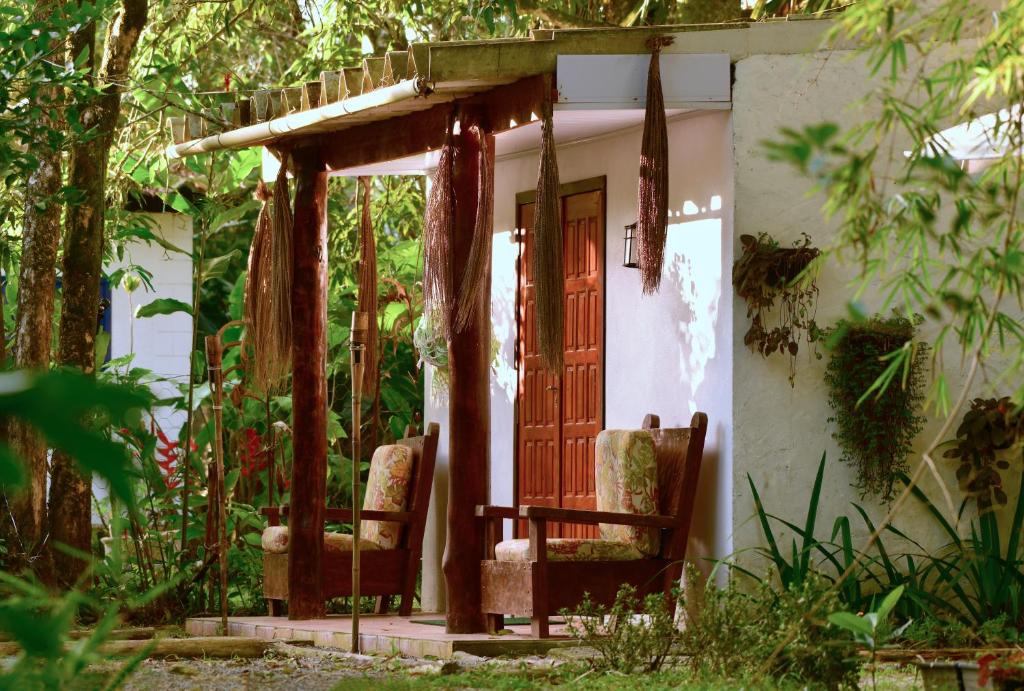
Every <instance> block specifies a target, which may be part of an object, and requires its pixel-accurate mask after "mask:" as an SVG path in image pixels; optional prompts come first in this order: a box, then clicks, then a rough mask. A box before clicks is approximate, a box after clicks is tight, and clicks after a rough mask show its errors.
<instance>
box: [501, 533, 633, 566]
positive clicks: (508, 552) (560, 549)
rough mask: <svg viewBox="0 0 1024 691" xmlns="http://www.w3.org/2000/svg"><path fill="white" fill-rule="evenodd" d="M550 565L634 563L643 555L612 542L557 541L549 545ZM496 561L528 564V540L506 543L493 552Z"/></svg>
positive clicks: (552, 539)
mask: <svg viewBox="0 0 1024 691" xmlns="http://www.w3.org/2000/svg"><path fill="white" fill-rule="evenodd" d="M547 542H548V560H549V561H633V560H634V559H643V558H644V555H643V554H642V553H641V552H640V550H638V549H637V548H636V547H634V546H633V545H631V544H629V543H627V542H621V541H615V540H593V539H586V538H575V537H556V538H551V539H549V540H548V541H547ZM494 556H495V558H496V559H497V560H498V561H530V541H529V540H505V541H504V542H499V543H498V544H497V545H496V546H495V548H494Z"/></svg>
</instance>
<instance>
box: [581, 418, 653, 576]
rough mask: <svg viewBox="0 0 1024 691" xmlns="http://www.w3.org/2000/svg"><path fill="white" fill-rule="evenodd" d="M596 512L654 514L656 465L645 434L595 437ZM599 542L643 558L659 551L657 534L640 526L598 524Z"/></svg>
mask: <svg viewBox="0 0 1024 691" xmlns="http://www.w3.org/2000/svg"><path fill="white" fill-rule="evenodd" d="M595 461H596V475H597V510H598V511H611V512H614V513H632V514H641V515H648V516H651V515H655V514H657V513H658V464H657V460H656V457H655V453H654V437H652V436H651V433H650V432H649V431H647V430H604V431H603V432H601V433H600V434H598V435H597V457H596V459H595ZM600 529H601V538H602V539H603V540H608V541H613V542H624V543H626V544H629V545H631V546H633V547H635V548H636V549H637V550H638V551H639V552H640V553H641V554H642V555H643V556H646V557H655V556H657V555H658V553H659V552H660V551H661V531H660V530H658V529H657V528H647V527H644V526H633V525H615V524H614V523H601V524H600Z"/></svg>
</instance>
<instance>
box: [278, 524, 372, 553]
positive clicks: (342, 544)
mask: <svg viewBox="0 0 1024 691" xmlns="http://www.w3.org/2000/svg"><path fill="white" fill-rule="evenodd" d="M262 543H263V551H264V552H270V553H271V554H287V553H288V526H286V525H272V526H270V527H269V528H266V529H264V531H263V539H262ZM359 548H360V549H366V550H372V549H380V547H379V546H378V545H377V544H376V543H374V542H370V541H369V540H366V539H361V540H360V541H359ZM324 551H325V552H351V551H352V536H351V535H349V534H348V533H324Z"/></svg>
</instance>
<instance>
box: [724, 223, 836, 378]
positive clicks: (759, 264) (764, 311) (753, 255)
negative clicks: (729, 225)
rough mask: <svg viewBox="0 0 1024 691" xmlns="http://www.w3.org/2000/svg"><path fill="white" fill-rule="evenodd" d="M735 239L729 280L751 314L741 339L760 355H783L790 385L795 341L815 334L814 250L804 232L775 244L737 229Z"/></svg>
mask: <svg viewBox="0 0 1024 691" xmlns="http://www.w3.org/2000/svg"><path fill="white" fill-rule="evenodd" d="M740 244H741V245H742V246H743V254H742V255H740V258H739V259H737V260H736V263H735V264H734V265H733V268H732V283H733V287H734V288H736V294H737V295H738V296H739V297H741V298H743V300H744V301H745V302H746V303H747V317H748V318H749V319H750V320H751V324H750V328H749V329H747V333H745V334H744V335H743V344H744V345H746V346H747V347H748V348H750V349H751V350H753V351H754V352H757V353H760V354H761V355H762V356H764V357H768V356H769V355H771V354H773V353H780V354H783V355H786V356H787V357H788V358H789V383H790V384H791V385H792V384H793V382H794V379H795V377H796V355H797V353H798V352H799V350H800V342H801V341H806V342H807V343H808V344H812V343H814V342H815V341H816V340H817V339H818V327H817V325H816V324H815V321H814V315H815V313H816V312H817V304H818V286H817V285H816V284H815V282H814V281H815V275H814V274H815V269H814V262H815V260H816V259H817V257H818V255H819V251H818V250H817V249H815V248H814V247H811V238H810V236H808V235H807V234H806V233H805V234H804V236H803V240H801V241H797V242H796V243H794V246H793V247H791V248H784V247H779V243H778V242H776V241H775V240H774V239H772V238H771V237H769V236H768V235H767V234H766V233H761V234H760V235H759V236H758V237H756V238H755V237H754V236H752V235H741V236H740ZM776 304H777V305H778V308H777V309H776ZM772 312H775V313H776V317H777V324H776V325H774V326H773V325H771V324H770V323H769V315H770V314H771V313H772ZM818 357H820V355H819V356H818Z"/></svg>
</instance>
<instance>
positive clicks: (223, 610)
mask: <svg viewBox="0 0 1024 691" xmlns="http://www.w3.org/2000/svg"><path fill="white" fill-rule="evenodd" d="M221 358H222V353H221V347H220V336H219V335H217V336H207V337H206V361H207V363H208V366H209V370H210V393H211V394H212V396H213V429H214V441H213V460H214V463H215V464H216V467H217V523H218V525H217V560H218V562H219V563H220V621H221V626H222V627H223V628H222V631H221V634H222V635H224V636H226V635H228V532H227V507H226V506H225V504H226V503H227V487H226V486H225V484H224V414H223V408H224V377H223V372H222V371H221Z"/></svg>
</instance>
